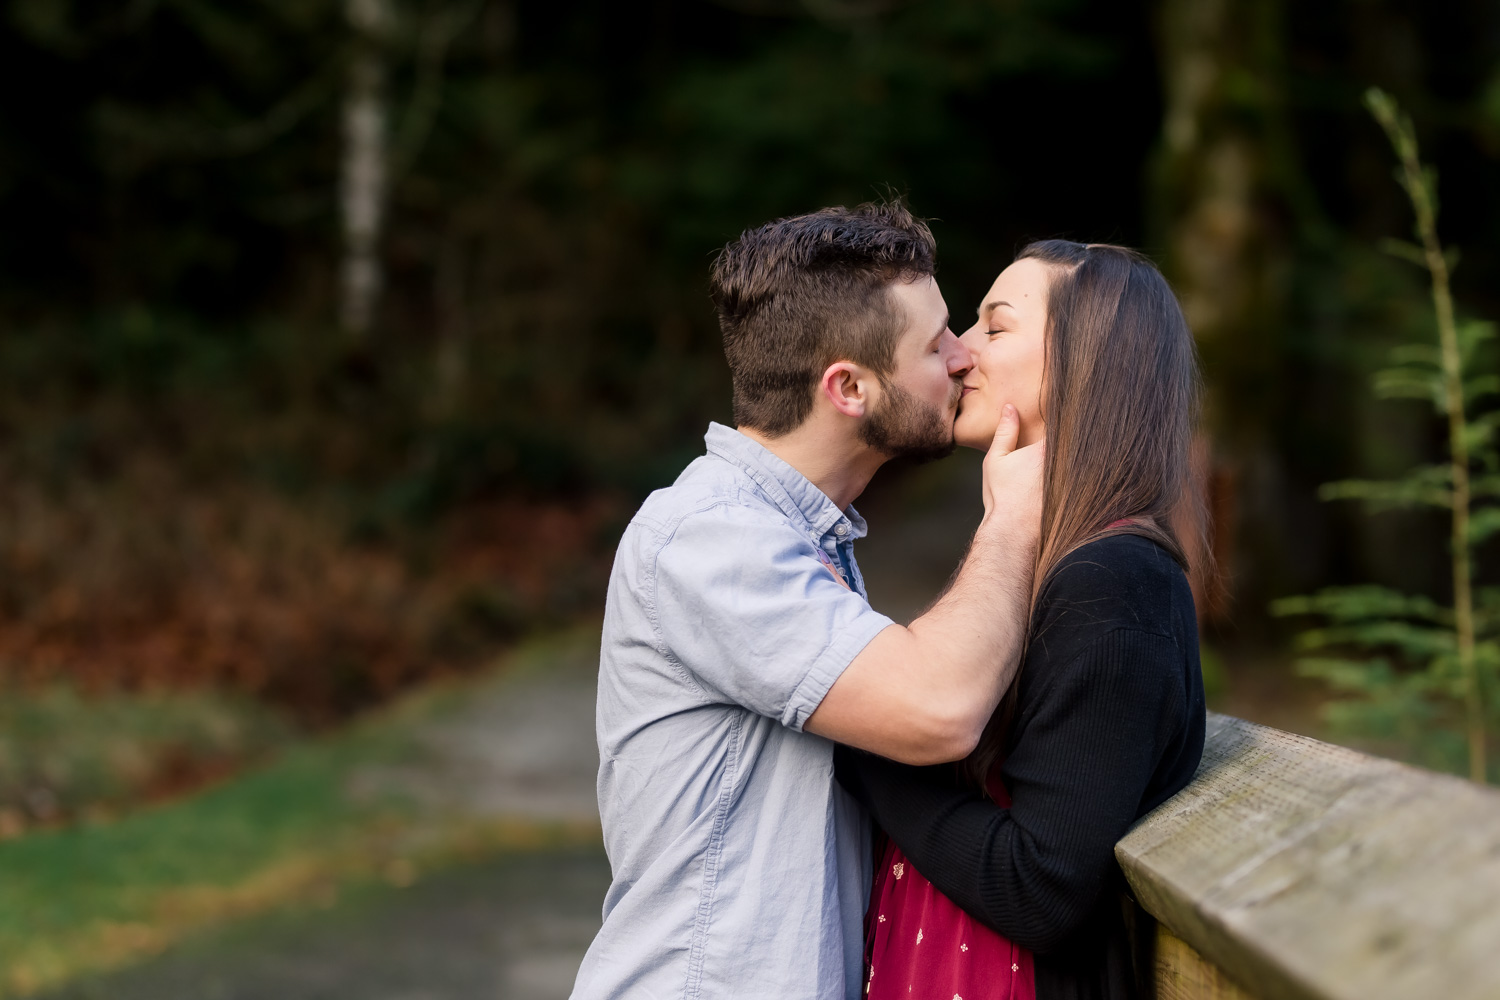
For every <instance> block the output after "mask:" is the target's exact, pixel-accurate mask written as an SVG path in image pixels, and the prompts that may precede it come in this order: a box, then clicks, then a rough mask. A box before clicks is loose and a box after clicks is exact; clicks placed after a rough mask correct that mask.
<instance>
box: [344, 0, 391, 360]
mask: <svg viewBox="0 0 1500 1000" xmlns="http://www.w3.org/2000/svg"><path fill="white" fill-rule="evenodd" d="M344 11H345V17H346V18H347V19H348V22H349V28H350V32H351V34H352V36H353V44H352V52H351V55H350V59H349V78H348V84H347V86H348V89H347V90H346V91H345V94H344V116H343V125H344V161H343V168H342V171H341V173H340V177H339V187H340V191H339V194H340V198H339V201H340V205H341V207H342V211H343V230H344V259H343V267H342V286H343V287H342V300H341V308H340V314H339V319H340V323H341V325H342V326H343V328H344V331H345V333H346V334H348V335H349V336H350V337H352V338H354V339H359V340H362V339H364V338H365V337H366V336H367V335H368V334H369V332H370V328H371V326H372V325H373V324H374V322H375V313H376V309H377V307H378V304H379V301H380V289H381V278H382V275H381V268H380V256H379V246H380V234H381V230H382V228H383V226H384V222H385V194H386V183H387V175H388V173H389V163H388V159H389V144H388V143H387V140H386V133H387V131H388V129H387V117H388V112H387V108H386V95H385V77H386V56H385V42H386V38H387V36H388V34H389V31H390V26H391V8H390V0H346V4H345V8H344Z"/></svg>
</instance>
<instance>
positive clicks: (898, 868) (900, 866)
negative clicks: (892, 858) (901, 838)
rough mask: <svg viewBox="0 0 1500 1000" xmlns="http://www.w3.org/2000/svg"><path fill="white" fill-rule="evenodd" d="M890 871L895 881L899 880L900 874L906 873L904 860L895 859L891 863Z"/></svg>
mask: <svg viewBox="0 0 1500 1000" xmlns="http://www.w3.org/2000/svg"><path fill="white" fill-rule="evenodd" d="M891 873H892V874H894V875H895V876H896V881H897V882H899V881H901V876H902V875H905V874H906V862H904V861H897V862H896V863H895V864H893V865H891Z"/></svg>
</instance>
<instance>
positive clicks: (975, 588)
mask: <svg viewBox="0 0 1500 1000" xmlns="http://www.w3.org/2000/svg"><path fill="white" fill-rule="evenodd" d="M1035 545H1036V542H1035V534H1034V533H1033V532H1029V531H1027V530H1025V526H1017V525H1014V524H1007V523H1006V522H1004V521H1003V520H1002V519H1001V517H1000V515H998V514H992V515H989V516H986V517H985V519H984V521H982V522H981V523H980V525H979V529H978V530H977V531H976V532H975V533H974V539H973V541H972V542H971V543H970V546H969V552H968V554H967V555H966V556H965V557H964V562H963V565H962V566H961V567H960V569H959V571H958V573H957V575H956V576H955V577H954V580H953V583H952V585H951V586H950V587H949V588H948V590H947V592H945V593H944V594H943V596H942V597H941V598H939V599H938V601H937V602H936V603H935V604H934V605H933V606H932V607H931V608H930V609H929V610H928V611H927V612H926V613H925V614H923V615H922V616H921V617H920V618H918V619H916V620H915V621H913V622H912V623H911V625H910V626H909V627H908V632H909V633H910V635H911V639H912V641H913V643H914V644H915V646H916V654H915V655H916V656H917V657H918V659H917V662H920V663H923V664H926V665H927V669H925V670H923V671H921V672H920V674H918V675H917V677H916V678H914V680H915V681H916V682H917V683H916V684H915V687H914V690H913V699H914V700H915V701H924V702H926V703H927V705H928V706H929V707H931V708H932V709H933V710H934V711H935V712H936V713H937V714H938V715H939V716H942V717H946V718H949V719H952V720H954V721H955V722H957V723H958V724H959V725H960V727H961V728H964V729H965V730H967V731H968V732H970V733H971V734H972V738H973V741H975V742H977V741H978V739H979V734H980V733H981V732H982V731H983V729H984V725H985V723H986V722H987V721H988V720H989V718H990V716H991V715H992V714H993V713H994V711H995V706H996V705H997V704H998V703H999V701H1000V698H1001V696H1002V695H1003V694H1004V693H1005V689H1006V688H1007V687H1008V686H1009V685H1010V682H1011V680H1012V679H1013V678H1014V677H1015V675H1016V669H1017V667H1018V666H1019V664H1020V658H1021V649H1022V647H1023V645H1024V644H1025V641H1026V628H1027V621H1026V616H1027V611H1028V609H1029V607H1030V603H1031V574H1032V568H1033V564H1034V562H1035V552H1036V549H1035ZM965 722H966V723H967V725H964V723H965Z"/></svg>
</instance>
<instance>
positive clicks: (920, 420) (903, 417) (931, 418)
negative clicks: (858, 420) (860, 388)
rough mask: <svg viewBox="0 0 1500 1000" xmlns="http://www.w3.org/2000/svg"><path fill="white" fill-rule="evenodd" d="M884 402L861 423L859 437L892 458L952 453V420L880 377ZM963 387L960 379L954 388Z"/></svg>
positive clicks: (925, 458)
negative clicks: (959, 384) (960, 384)
mask: <svg viewBox="0 0 1500 1000" xmlns="http://www.w3.org/2000/svg"><path fill="white" fill-rule="evenodd" d="M880 388H881V402H880V405H879V406H877V407H876V408H875V409H873V410H871V411H870V415H869V416H868V417H867V418H866V419H865V422H864V423H862V424H860V425H859V439H860V440H861V441H863V442H864V443H865V444H867V445H869V446H870V447H871V448H874V449H875V450H876V451H879V452H883V453H884V454H886V455H889V456H890V457H891V458H904V459H909V460H911V461H914V462H930V461H932V460H933V459H937V458H946V457H947V456H949V455H951V454H953V421H952V420H949V419H947V416H946V414H945V413H944V412H943V411H942V410H939V409H938V408H937V407H935V406H929V405H927V404H925V403H923V402H922V401H921V400H919V399H917V397H916V396H913V395H912V394H911V393H909V392H907V391H906V390H905V389H903V388H901V387H900V386H899V385H896V384H895V383H894V382H887V381H886V380H885V379H881V380H880ZM960 391H962V390H961V389H960V388H959V386H958V385H957V383H955V386H954V392H955V393H957V392H960Z"/></svg>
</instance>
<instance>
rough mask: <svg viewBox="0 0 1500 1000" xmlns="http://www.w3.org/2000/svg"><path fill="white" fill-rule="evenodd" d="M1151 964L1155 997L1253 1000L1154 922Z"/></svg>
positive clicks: (1183, 999)
mask: <svg viewBox="0 0 1500 1000" xmlns="http://www.w3.org/2000/svg"><path fill="white" fill-rule="evenodd" d="M1155 965H1156V968H1155V975H1156V1000H1255V998H1254V997H1252V996H1251V995H1250V994H1248V993H1246V992H1245V991H1244V990H1242V989H1240V988H1239V987H1238V986H1236V985H1235V984H1234V983H1233V982H1232V981H1231V980H1230V978H1229V977H1228V976H1226V975H1225V974H1224V970H1223V969H1220V968H1219V967H1218V966H1217V965H1214V964H1213V963H1212V962H1210V961H1209V960H1208V959H1206V958H1204V957H1203V956H1202V955H1200V954H1198V952H1197V951H1196V950H1195V949H1194V948H1193V946H1192V945H1190V944H1188V943H1187V942H1186V941H1184V940H1182V938H1180V937H1178V936H1177V935H1176V934H1173V933H1172V932H1171V931H1169V930H1167V925H1166V924H1161V923H1159V924H1157V925H1156V962H1155Z"/></svg>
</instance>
